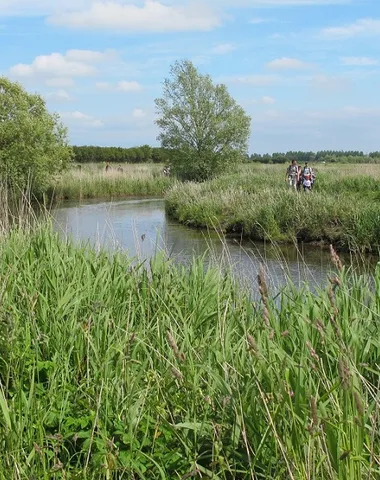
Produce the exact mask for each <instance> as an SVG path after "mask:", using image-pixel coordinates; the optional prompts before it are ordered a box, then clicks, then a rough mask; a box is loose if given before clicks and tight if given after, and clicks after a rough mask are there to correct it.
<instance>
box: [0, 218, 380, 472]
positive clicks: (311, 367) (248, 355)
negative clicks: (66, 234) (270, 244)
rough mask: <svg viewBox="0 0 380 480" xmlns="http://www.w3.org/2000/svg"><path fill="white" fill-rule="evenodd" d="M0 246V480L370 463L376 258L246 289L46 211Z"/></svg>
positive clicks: (373, 468) (373, 454)
mask: <svg viewBox="0 0 380 480" xmlns="http://www.w3.org/2000/svg"><path fill="white" fill-rule="evenodd" d="M0 249H1V254H2V262H1V264H0V278H1V279H2V282H1V287H2V288H1V316H0V318H1V330H0V332H1V335H0V350H1V352H2V354H1V362H0V380H1V384H0V387H1V388H0V412H1V413H0V425H1V428H0V442H1V445H2V449H1V451H0V478H1V479H4V480H5V479H9V478H15V479H16V478H17V479H24V478H30V477H34V478H38V479H42V478H46V479H50V478H57V479H58V478H65V479H77V478H80V479H81V480H88V479H91V480H92V479H93V480H95V479H99V478H108V479H115V480H116V479H118V480H120V479H124V478H125V479H130V478H139V479H140V478H141V479H143V478H162V479H164V478H177V477H178V478H184V477H186V476H190V475H191V476H196V475H203V477H204V478H219V479H228V478H242V479H243V478H253V477H254V478H266V479H269V478H273V479H279V480H281V479H284V480H285V479H300V478H318V479H326V480H334V479H337V480H338V479H340V478H369V479H374V478H376V477H377V476H378V474H379V462H380V459H379V458H378V455H377V452H378V449H379V441H380V433H379V422H378V418H379V407H380V405H379V399H378V395H377V388H378V383H379V372H378V365H377V363H378V359H379V358H380V343H379V338H380V337H379V333H380V332H379V325H380V322H379V318H380V305H379V302H378V300H377V299H378V298H379V294H380V271H379V270H377V271H376V273H375V277H374V280H375V281H374V287H375V288H376V292H374V291H373V290H371V288H370V287H369V286H368V285H367V283H366V280H365V279H364V277H349V276H348V275H347V273H346V272H345V271H344V270H342V271H339V270H337V271H336V273H335V274H333V275H332V277H331V282H330V287H329V288H328V289H327V290H319V291H318V292H317V293H316V294H313V293H311V292H310V291H309V289H308V287H307V286H305V287H304V288H303V289H302V290H297V289H295V288H293V287H292V286H290V285H289V286H288V287H287V288H286V289H285V290H284V291H283V293H282V295H281V296H280V297H278V298H276V300H274V299H272V297H271V292H270V291H268V287H267V279H266V278H265V273H264V272H260V273H259V285H260V292H261V302H258V303H255V304H253V303H251V302H250V301H249V300H248V298H247V296H246V295H245V293H244V291H241V290H238V289H237V288H236V285H235V284H234V282H233V281H232V279H231V277H230V276H229V275H225V274H224V275H222V274H221V273H220V272H218V271H217V270H215V269H208V270H207V269H205V267H204V265H203V264H202V262H201V261H200V260H198V261H195V262H194V263H193V264H192V266H191V267H190V269H187V268H184V267H180V266H178V265H177V266H174V265H172V264H171V263H170V262H169V261H167V260H165V259H164V258H163V257H156V258H155V259H154V260H152V262H151V265H150V269H149V272H148V271H147V270H146V269H145V268H144V266H143V265H140V266H139V267H132V266H131V264H130V262H129V260H128V259H127V258H126V257H124V256H123V255H121V254H115V255H111V256H110V255H109V254H105V253H100V254H97V253H95V251H94V250H92V249H90V248H88V247H87V248H80V247H77V246H74V245H73V244H71V243H70V242H67V241H64V240H62V239H60V238H59V237H58V236H57V235H54V234H52V233H51V230H50V228H48V227H46V226H41V227H40V228H39V229H37V230H35V231H25V232H23V231H21V230H17V231H12V232H10V233H9V234H8V235H7V236H4V237H2V239H1V243H0ZM333 258H334V261H335V264H336V266H337V267H338V269H339V268H340V266H339V261H338V259H337V257H336V256H333Z"/></svg>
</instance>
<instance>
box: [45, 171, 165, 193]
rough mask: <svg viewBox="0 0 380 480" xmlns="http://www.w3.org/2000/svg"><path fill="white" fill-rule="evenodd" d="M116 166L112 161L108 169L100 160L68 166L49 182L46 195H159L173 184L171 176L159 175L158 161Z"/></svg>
mask: <svg viewBox="0 0 380 480" xmlns="http://www.w3.org/2000/svg"><path fill="white" fill-rule="evenodd" d="M120 167H121V168H122V171H118V166H117V165H112V167H111V169H110V170H109V171H108V172H106V171H105V168H104V165H103V164H85V165H82V166H79V165H78V166H75V167H72V168H71V169H70V170H68V171H67V172H65V173H64V174H63V175H62V176H61V177H59V178H58V179H56V180H55V182H54V183H52V184H51V185H50V187H49V189H48V192H47V196H48V197H49V198H55V199H66V200H81V199H85V198H116V197H122V196H140V195H141V196H144V195H157V196H162V195H163V194H164V192H165V191H166V190H167V189H168V187H169V186H170V185H172V184H173V179H170V178H168V177H165V176H164V175H163V173H162V168H163V166H162V165H157V164H122V165H120Z"/></svg>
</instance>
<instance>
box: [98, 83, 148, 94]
mask: <svg viewBox="0 0 380 480" xmlns="http://www.w3.org/2000/svg"><path fill="white" fill-rule="evenodd" d="M95 86H96V88H97V89H98V90H106V91H109V92H117V91H119V92H141V90H142V89H143V87H142V85H141V84H140V83H139V82H136V81H135V80H132V81H127V80H121V81H120V82H117V83H116V84H112V83H109V82H97V83H95Z"/></svg>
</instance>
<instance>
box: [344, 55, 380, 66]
mask: <svg viewBox="0 0 380 480" xmlns="http://www.w3.org/2000/svg"><path fill="white" fill-rule="evenodd" d="M341 63H342V65H349V66H357V67H367V66H371V65H378V63H379V62H378V60H376V59H375V58H370V57H342V58H341Z"/></svg>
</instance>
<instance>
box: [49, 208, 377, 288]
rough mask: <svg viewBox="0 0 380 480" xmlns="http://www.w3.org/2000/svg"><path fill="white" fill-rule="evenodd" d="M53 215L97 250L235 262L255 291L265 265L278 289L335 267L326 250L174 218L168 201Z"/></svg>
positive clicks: (316, 279) (365, 265) (61, 227)
mask: <svg viewBox="0 0 380 480" xmlns="http://www.w3.org/2000/svg"><path fill="white" fill-rule="evenodd" d="M53 217H54V219H55V229H56V230H58V231H60V232H61V233H64V234H67V235H69V236H70V237H72V238H73V239H74V240H76V241H82V242H83V241H84V242H90V243H91V244H92V245H94V246H95V247H96V248H106V249H108V250H114V249H122V250H123V251H125V252H127V253H128V254H129V256H131V257H133V258H134V259H136V261H143V260H148V259H149V258H150V257H151V256H152V255H154V254H155V252H157V251H164V252H165V253H166V254H167V255H168V256H170V258H172V259H173V260H174V261H176V262H180V263H182V264H183V263H185V264H186V263H188V262H189V261H191V259H192V258H193V256H194V255H195V256H199V255H204V258H205V261H206V262H207V263H213V264H215V265H218V266H220V265H221V266H224V267H226V266H231V267H232V271H233V273H234V275H235V276H236V277H237V278H238V279H239V280H240V281H241V282H243V283H246V284H248V285H251V288H252V289H253V290H255V289H256V288H257V281H256V278H257V272H258V268H259V266H260V264H263V265H264V266H265V269H266V272H267V277H268V279H269V283H270V284H271V286H272V288H273V290H274V291H278V290H279V289H280V288H281V286H282V285H284V284H285V283H287V282H288V279H289V278H291V279H292V281H293V282H294V283H295V284H296V285H301V284H302V283H303V282H308V283H310V284H311V285H312V286H316V285H324V284H326V279H327V275H328V273H329V271H331V269H332V265H331V261H330V254H329V251H328V250H327V249H326V248H322V247H316V246H310V245H298V247H296V246H295V245H272V244H271V243H270V242H267V243H262V242H259V243H258V242H251V241H246V240H245V241H240V239H236V238H221V237H220V236H219V235H218V234H217V233H215V232H207V231H199V230H194V229H190V228H187V227H186V226H183V225H180V224H178V223H176V222H174V221H172V220H171V219H170V218H168V216H167V215H166V213H165V205H164V200H163V199H156V198H132V199H128V200H118V201H112V202H100V201H99V200H92V201H82V202H80V203H78V202H74V203H73V202H70V203H69V202H66V203H63V204H61V206H60V207H59V208H57V209H55V210H54V212H53ZM343 260H344V262H345V263H346V264H352V263H354V264H355V268H360V270H365V271H368V270H372V268H373V265H374V261H373V260H372V259H369V258H365V259H358V258H357V257H350V256H348V255H346V256H344V257H343Z"/></svg>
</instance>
